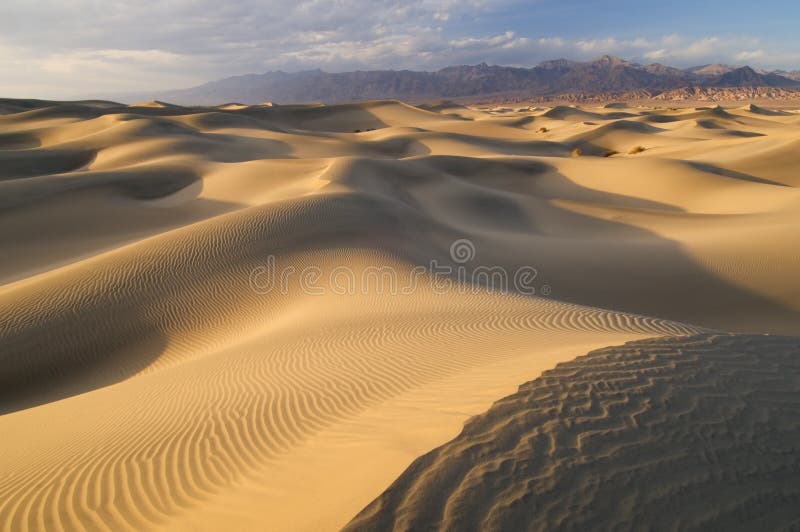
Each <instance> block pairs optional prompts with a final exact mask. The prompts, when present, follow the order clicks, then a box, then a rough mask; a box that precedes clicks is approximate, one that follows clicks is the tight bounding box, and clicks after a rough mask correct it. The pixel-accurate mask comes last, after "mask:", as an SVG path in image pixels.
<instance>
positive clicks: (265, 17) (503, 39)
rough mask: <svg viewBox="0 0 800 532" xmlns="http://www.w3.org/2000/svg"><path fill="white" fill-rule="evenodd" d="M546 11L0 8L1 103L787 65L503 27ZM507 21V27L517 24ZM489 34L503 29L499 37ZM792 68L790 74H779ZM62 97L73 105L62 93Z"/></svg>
mask: <svg viewBox="0 0 800 532" xmlns="http://www.w3.org/2000/svg"><path fill="white" fill-rule="evenodd" d="M547 3H548V0H533V1H522V0H417V1H415V2H411V1H405V0H294V1H292V2H287V1H286V0H227V1H225V2H220V1H219V0H191V1H190V0H140V1H138V2H133V1H131V0H105V1H104V2H103V4H102V9H101V8H99V7H98V5H99V4H97V2H96V0H4V5H3V17H2V18H0V69H2V71H3V73H4V75H3V78H2V80H0V91H3V93H4V95H19V96H40V97H41V96H46V97H59V96H62V97H64V96H67V95H69V94H75V93H83V94H87V93H97V92H106V93H108V92H113V91H138V90H150V89H160V88H178V87H185V86H191V85H195V84H198V83H201V82H204V81H207V80H210V79H217V78H221V77H226V76H230V75H237V74H245V73H250V72H264V71H267V70H277V69H283V70H290V71H291V70H302V69H311V68H323V69H326V70H330V71H341V70H352V69H379V68H394V69H401V68H414V69H428V70H432V69H437V68H441V67H444V66H447V65H453V64H474V63H480V62H487V63H494V64H506V65H515V66H532V65H534V64H536V63H538V62H540V61H542V60H546V59H555V58H562V57H563V58H569V59H578V60H586V59H593V58H596V57H598V56H600V55H604V54H613V55H619V56H622V57H625V58H628V59H632V60H637V61H641V62H650V61H663V62H665V63H667V64H674V65H676V66H690V65H694V64H701V63H706V62H709V63H710V62H751V61H752V62H757V63H759V66H765V65H764V63H767V62H770V61H772V62H776V61H779V60H781V61H789V60H791V59H792V58H793V57H794V58H795V59H796V55H795V56H792V55H791V54H789V53H786V52H785V51H783V52H782V51H781V50H780V49H776V48H775V47H774V46H770V45H769V44H768V43H764V42H761V41H760V40H758V39H756V38H749V37H740V36H733V37H732V36H715V35H709V36H703V37H694V38H690V37H686V36H683V35H681V34H680V33H675V32H673V33H667V34H665V35H663V36H652V35H643V36H639V37H635V38H624V39H623V38H620V37H619V36H616V35H607V36H593V37H591V38H581V37H575V36H572V37H570V36H567V35H562V34H559V33H558V32H557V31H555V32H554V33H545V32H543V31H541V30H539V29H538V28H544V27H545V26H544V25H533V26H531V28H532V29H530V30H528V29H525V30H524V31H522V30H519V29H517V30H516V31H512V30H511V29H509V28H508V27H507V25H508V24H510V23H512V22H513V19H514V18H515V15H514V14H517V13H522V12H529V11H530V12H535V11H536V10H535V9H532V8H533V7H535V6H536V5H537V4H547ZM509 14H511V15H510V16H509ZM488 28H493V29H492V30H489V29H488ZM774 66H783V65H774ZM62 91H63V93H62Z"/></svg>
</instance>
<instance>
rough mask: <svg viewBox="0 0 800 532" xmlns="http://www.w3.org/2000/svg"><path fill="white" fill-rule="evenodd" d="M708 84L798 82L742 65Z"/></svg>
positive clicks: (779, 84)
mask: <svg viewBox="0 0 800 532" xmlns="http://www.w3.org/2000/svg"><path fill="white" fill-rule="evenodd" d="M709 85H711V86H714V87H797V86H798V85H800V84H798V82H797V81H796V80H793V79H789V78H787V77H784V76H781V75H779V74H775V73H772V72H770V73H765V74H762V73H759V72H756V71H755V70H753V69H752V68H750V67H749V66H744V67H741V68H737V69H735V70H731V71H730V72H726V73H724V74H722V75H721V76H719V77H717V78H715V79H714V80H713V82H712V83H710V84H709Z"/></svg>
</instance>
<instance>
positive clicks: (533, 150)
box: [0, 100, 800, 531]
mask: <svg viewBox="0 0 800 532" xmlns="http://www.w3.org/2000/svg"><path fill="white" fill-rule="evenodd" d="M0 113H3V114H2V115H0V252H2V257H3V260H2V261H0V435H2V438H3V443H2V446H0V530H4V531H5V530H8V531H16V530H83V529H86V530H126V529H127V530H141V529H171V530H219V529H229V530H239V529H258V530H335V529H339V528H342V527H344V526H349V527H350V528H352V529H354V530H362V529H367V530H385V529H390V528H396V529H408V530H420V529H432V528H433V529H436V528H439V529H447V530H469V529H483V530H516V529H548V528H557V527H560V528H564V529H570V528H572V529H582V528H585V527H586V526H590V525H589V524H591V526H605V527H618V528H626V527H634V528H637V527H638V528H646V527H648V526H652V525H653V523H665V526H666V525H667V524H671V525H670V526H674V527H675V528H683V529H685V528H692V527H698V528H708V527H721V528H725V529H732V528H737V527H742V528H755V529H759V528H760V529H764V528H780V527H787V528H788V527H791V526H800V510H798V508H800V400H798V397H800V396H799V395H798V393H800V339H797V338H795V337H796V336H800V276H798V274H797V273H798V271H800V248H799V247H798V243H799V242H800V188H798V187H800V113H798V112H795V111H792V110H780V111H776V110H769V109H766V108H763V107H757V106H744V107H737V108H733V107H729V108H724V109H723V108H721V107H697V108H681V109H668V108H642V107H630V106H627V105H624V104H615V105H608V106H604V107H598V108H577V107H568V106H557V107H549V108H525V109H512V108H469V107H464V106H460V105H456V104H452V103H447V102H444V103H440V104H431V105H423V106H419V107H413V106H410V105H407V104H404V103H401V102H395V101H382V102H366V103H360V104H351V105H339V106H323V105H305V106H277V105H269V104H265V105H260V106H241V105H236V104H228V105H224V106H220V107H214V108H187V107H180V106H174V105H169V104H164V103H161V102H149V103H146V104H140V105H135V106H124V105H121V104H115V103H113V102H101V101H91V102H43V101H34V100H29V101H23V100H0ZM587 353H588V355H587ZM523 383H524V384H523ZM520 385H522V386H520ZM465 423H466V426H465ZM348 524H349V525H348Z"/></svg>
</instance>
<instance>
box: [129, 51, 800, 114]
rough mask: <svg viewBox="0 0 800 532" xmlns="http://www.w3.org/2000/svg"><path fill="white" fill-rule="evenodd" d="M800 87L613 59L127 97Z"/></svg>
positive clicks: (187, 100) (730, 70)
mask: <svg viewBox="0 0 800 532" xmlns="http://www.w3.org/2000/svg"><path fill="white" fill-rule="evenodd" d="M693 86H697V87H781V88H800V76H798V79H793V78H792V76H791V75H782V74H780V73H777V72H771V73H761V72H757V71H755V70H754V69H752V68H750V67H747V66H745V67H732V66H729V65H704V66H700V67H694V68H690V69H677V68H673V67H669V66H665V65H661V64H658V63H655V64H650V65H640V64H638V63H633V62H630V61H625V60H624V59H620V58H619V57H613V56H608V55H606V56H603V57H601V58H599V59H597V60H595V61H588V62H583V61H569V60H566V59H558V60H554V61H545V62H543V63H541V64H539V65H537V66H535V67H533V68H517V67H505V66H493V65H487V64H486V63H481V64H479V65H461V66H452V67H447V68H443V69H441V70H438V71H435V72H417V71H412V70H399V71H395V70H373V71H356V72H339V73H329V72H323V71H322V70H308V71H304V72H296V73H287V72H281V71H278V72H267V73H266V74H248V75H244V76H235V77H231V78H225V79H221V80H218V81H212V82H209V83H205V84H203V85H200V86H198V87H193V88H189V89H183V90H173V91H164V92H160V93H152V94H138V95H127V96H126V99H127V100H128V101H130V100H132V99H140V100H151V99H159V100H166V101H170V102H175V103H182V104H219V103H223V102H240V103H246V104H253V103H261V102H266V101H272V102H276V103H302V102H326V103H336V102H348V101H357V100H370V99H382V98H399V99H404V100H410V101H423V100H431V99H441V98H476V97H488V96H493V95H504V96H509V95H516V96H521V97H539V96H542V97H552V96H554V95H559V94H570V93H572V94H574V93H581V94H601V93H623V92H635V91H649V92H651V93H653V92H656V93H657V92H663V91H669V90H675V89H680V88H682V87H693Z"/></svg>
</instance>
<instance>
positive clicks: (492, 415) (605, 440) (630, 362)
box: [347, 335, 800, 530]
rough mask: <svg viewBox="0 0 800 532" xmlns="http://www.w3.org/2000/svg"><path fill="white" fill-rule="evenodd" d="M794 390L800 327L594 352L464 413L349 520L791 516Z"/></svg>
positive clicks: (429, 523)
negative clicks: (464, 419) (460, 424)
mask: <svg viewBox="0 0 800 532" xmlns="http://www.w3.org/2000/svg"><path fill="white" fill-rule="evenodd" d="M798 387H800V342H799V341H798V339H797V338H791V337H789V338H787V337H770V336H744V335H701V336H690V337H684V338H677V339H676V338H670V339H657V340H643V341H637V342H631V343H628V344H625V345H624V346H621V347H610V348H605V349H599V350H597V351H593V352H591V353H589V354H588V355H586V356H584V357H580V358H578V359H576V360H574V361H572V362H569V363H564V364H559V365H558V366H557V367H556V368H555V369H553V370H550V371H546V372H545V373H544V374H543V375H542V376H541V377H539V378H538V379H536V380H534V381H531V382H528V383H526V384H523V385H522V386H520V389H519V391H518V392H517V393H516V394H514V395H511V396H509V397H506V398H504V399H502V400H500V401H498V402H497V403H495V404H494V405H493V406H492V408H491V409H489V411H488V412H486V413H485V414H483V415H481V416H478V417H477V418H475V419H472V420H470V421H469V422H468V423H467V425H466V426H465V428H464V431H463V432H462V433H461V434H459V436H458V437H457V438H455V439H454V440H453V441H451V442H449V443H448V444H446V445H444V446H442V447H440V448H438V449H436V450H434V451H432V452H430V453H428V454H426V455H425V456H423V457H421V458H419V459H418V460H416V461H415V462H414V463H413V464H412V465H411V466H410V467H409V468H408V470H407V471H406V472H405V473H403V475H402V476H400V478H399V479H397V481H395V482H394V483H393V484H392V486H391V487H390V488H389V489H388V490H386V492H385V493H384V494H383V495H381V496H380V497H379V498H378V499H376V500H375V501H374V502H373V503H372V504H370V505H369V506H368V507H367V508H365V509H364V511H363V512H361V513H360V514H359V515H358V516H357V517H356V518H355V519H354V520H353V521H352V522H351V523H350V524H349V526H348V527H347V529H348V530H552V529H559V530H585V529H587V528H592V529H617V528H624V529H630V528H633V529H642V528H650V527H652V526H654V525H655V524H657V527H658V528H659V529H662V528H663V529H669V530H673V529H682V530H684V529H706V530H708V529H715V530H716V529H720V530H722V529H724V530H756V529H758V530H788V529H792V528H795V527H797V526H798V523H800V514H799V513H798V510H797V508H798V502H800V448H799V446H800V444H798V441H800V440H798V438H799V437H800V404H798V396H797V391H798Z"/></svg>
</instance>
